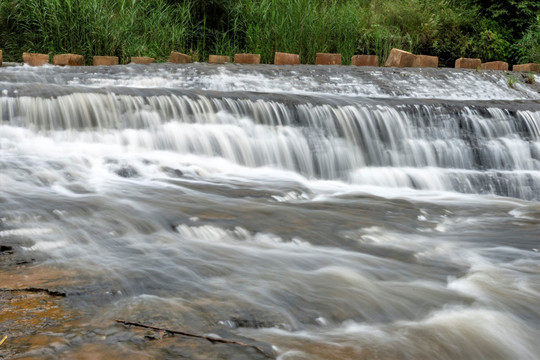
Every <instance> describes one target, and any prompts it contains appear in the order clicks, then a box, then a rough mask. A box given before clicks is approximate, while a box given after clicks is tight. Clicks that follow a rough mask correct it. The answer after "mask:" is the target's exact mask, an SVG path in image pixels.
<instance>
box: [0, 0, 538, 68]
mask: <svg viewBox="0 0 540 360" xmlns="http://www.w3.org/2000/svg"><path fill="white" fill-rule="evenodd" d="M497 1H499V0H489V1H488V2H489V3H490V4H491V3H493V4H495V5H496V4H497ZM524 4H528V5H523V6H521V5H520V7H518V10H519V11H520V14H525V15H527V16H526V17H525V18H523V19H519V21H515V23H516V24H519V28H517V27H516V28H515V29H514V28H511V27H509V26H510V25H508V24H513V23H512V22H509V21H505V22H501V21H499V20H500V19H502V18H488V17H486V16H487V15H486V14H491V13H492V12H486V11H485V9H483V8H482V7H481V6H479V5H478V4H477V3H476V2H475V1H473V0H461V1H458V0H0V48H1V49H3V50H4V57H5V59H6V60H8V61H9V60H11V61H20V57H21V55H20V54H21V53H22V52H23V51H29V52H42V53H64V52H74V53H80V54H83V55H85V57H86V58H87V61H91V56H93V55H116V56H119V57H120V58H121V61H122V62H125V61H126V60H127V59H128V58H129V57H130V56H132V55H147V56H152V57H155V58H156V59H157V60H158V61H159V60H162V61H163V60H165V59H166V58H167V57H168V55H169V53H170V51H171V50H176V51H181V52H185V53H189V54H191V55H192V56H193V59H194V60H196V61H205V60H206V59H207V57H208V55H209V54H222V55H233V54H235V53H238V52H250V53H259V54H261V60H262V62H263V63H272V61H273V56H274V52H276V51H281V52H291V53H297V54H300V58H301V61H302V62H303V63H314V61H315V56H316V53H317V52H338V53H341V54H342V59H343V63H344V64H348V63H349V61H350V58H351V56H352V55H353V54H375V55H378V56H379V59H380V62H381V63H382V62H384V60H385V59H386V57H387V56H388V53H389V51H390V49H392V48H393V47H397V48H401V49H404V50H408V51H412V52H414V53H419V54H430V55H436V56H439V58H440V64H442V65H453V62H454V60H455V59H456V58H458V57H462V56H466V57H480V58H482V60H484V61H489V60H508V61H510V62H513V61H514V62H518V61H525V60H526V61H536V62H540V58H539V57H540V55H539V50H538V49H539V42H540V38H539V35H538V34H540V25H539V21H540V14H537V17H536V18H535V17H534V16H533V15H534V12H535V11H538V10H536V9H538V8H540V5H535V4H536V3H535V2H534V1H532V0H526V1H525V2H524ZM495 5H491V7H492V8H493V9H495V10H496V9H498V8H497V7H496V6H495ZM524 6H527V8H526V9H525V10H527V11H525V10H524ZM516 11H517V10H516ZM497 19H499V20H497ZM497 21H499V22H497ZM516 26H517V25H516ZM520 29H522V30H520ZM523 29H524V30H523ZM514 30H515V31H514Z"/></svg>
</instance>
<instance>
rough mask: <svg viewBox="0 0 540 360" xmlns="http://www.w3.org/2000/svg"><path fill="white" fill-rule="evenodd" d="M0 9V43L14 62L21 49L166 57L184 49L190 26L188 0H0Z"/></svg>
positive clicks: (89, 58)
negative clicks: (181, 0)
mask: <svg viewBox="0 0 540 360" xmlns="http://www.w3.org/2000/svg"><path fill="white" fill-rule="evenodd" d="M0 11H1V13H0V19H1V21H2V22H1V25H0V37H1V39H2V40H0V41H1V43H0V46H2V47H3V48H4V51H5V53H6V54H8V56H7V57H8V58H11V59H12V60H18V61H20V58H18V57H20V56H21V55H20V54H21V52H22V51H28V52H40V53H49V52H51V53H62V52H74V53H78V54H82V55H84V56H85V57H86V58H87V61H90V60H91V57H92V56H93V55H116V56H119V57H120V58H121V59H122V60H123V61H125V60H127V58H128V57H129V56H131V55H148V56H152V57H156V58H158V59H165V58H166V57H167V56H168V54H169V53H170V51H171V50H174V49H178V50H182V51H185V50H186V48H187V45H188V41H189V40H190V36H191V31H192V28H193V25H192V22H191V12H190V3H189V2H184V3H182V4H177V5H175V6H172V5H170V4H169V3H167V2H166V1H165V0H108V1H103V0H17V1H11V0H4V1H3V3H2V5H1V7H0ZM15 54H16V55H15ZM17 58H18V59H17Z"/></svg>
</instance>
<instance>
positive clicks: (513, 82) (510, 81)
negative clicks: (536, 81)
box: [506, 75, 518, 89]
mask: <svg viewBox="0 0 540 360" xmlns="http://www.w3.org/2000/svg"><path fill="white" fill-rule="evenodd" d="M506 80H507V81H508V86H510V87H511V88H512V89H513V88H514V87H515V86H516V83H517V81H518V77H517V76H516V75H506Z"/></svg>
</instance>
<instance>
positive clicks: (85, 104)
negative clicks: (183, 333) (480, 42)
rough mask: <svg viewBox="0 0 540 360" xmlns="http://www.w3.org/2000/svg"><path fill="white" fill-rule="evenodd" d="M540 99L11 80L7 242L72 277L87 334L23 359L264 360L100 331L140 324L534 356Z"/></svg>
mask: <svg viewBox="0 0 540 360" xmlns="http://www.w3.org/2000/svg"><path fill="white" fill-rule="evenodd" d="M536 80H537V81H540V78H539V77H538V76H536ZM538 89H539V88H538V85H535V84H526V83H521V82H518V83H517V84H516V85H515V87H514V88H512V87H509V86H508V82H507V80H506V78H505V76H504V74H503V73H501V72H489V71H488V72H475V71H466V70H453V69H408V70H404V69H376V68H367V69H362V68H353V67H344V66H343V67H336V66H331V67H324V66H322V67H321V66H295V67H288V66H282V67H279V66H238V65H223V66H215V65H206V64H189V65H182V66H176V65H170V64H168V65H167V64H161V65H157V64H156V65H152V66H139V65H129V66H116V67H99V68H96V67H89V68H58V67H52V66H45V67H41V68H29V67H27V66H19V67H11V68H2V69H1V70H0V90H1V91H2V93H1V96H0V170H1V172H0V186H1V190H2V193H1V194H0V204H1V205H2V206H1V207H0V219H1V220H0V245H4V244H7V245H5V246H8V245H9V247H13V248H15V249H16V250H17V251H18V252H19V253H20V254H22V255H21V256H25V257H27V258H33V259H35V258H37V259H39V260H34V261H36V263H35V264H34V265H33V266H35V267H37V268H38V269H42V268H43V269H51V268H54V269H56V270H58V269H60V270H61V271H65V272H68V273H69V274H70V276H71V277H72V278H73V279H77V280H78V281H77V282H76V283H75V284H72V283H68V282H66V283H63V284H62V283H60V285H59V286H60V287H61V288H62V289H65V291H66V293H67V295H68V296H67V297H66V302H67V303H68V304H67V305H66V306H67V307H69V308H75V309H77V311H78V312H79V313H80V315H79V317H80V319H82V320H81V323H82V325H81V324H78V325H77V326H72V327H69V326H64V327H63V328H62V329H61V330H60V329H57V328H55V330H54V332H55V333H56V334H58V333H60V334H61V336H60V338H61V340H58V339H57V338H54V341H55V342H54V343H55V344H56V343H58V342H60V343H61V345H62V346H59V345H55V346H51V345H50V344H44V345H39V346H37V345H31V344H32V341H31V340H28V342H24V341H22V340H21V343H20V344H19V345H18V347H13V349H12V352H14V353H15V352H20V353H22V354H23V355H24V356H27V357H32V356H34V357H43V356H45V355H46V356H51V357H54V358H56V357H59V356H60V357H62V356H63V357H67V358H70V357H73V356H77V355H78V354H80V353H83V352H86V351H89V350H88V349H89V348H90V349H92V350H91V351H92V352H94V353H95V354H97V356H101V355H100V354H104V353H102V351H103V349H102V348H101V347H106V348H107V349H108V350H107V351H113V352H112V354H113V355H110V354H109V355H110V356H113V357H115V356H117V357H120V356H126V354H129V355H130V356H139V357H141V358H144V357H145V356H147V357H148V356H149V357H155V358H166V357H167V356H170V357H173V358H174V357H179V356H187V357H192V358H230V359H241V358H248V359H251V358H257V357H259V356H262V357H264V355H263V354H260V353H257V352H253V351H252V350H253V349H249V348H238V347H231V346H225V345H218V346H214V345H205V344H204V343H203V344H200V343H198V347H196V349H195V350H193V344H191V343H190V344H185V343H183V342H182V341H184V342H185V340H166V339H162V340H160V344H161V345H156V343H154V342H151V341H149V340H141V339H140V338H137V337H136V336H135V335H134V334H133V333H132V331H130V330H126V329H123V328H120V327H115V326H114V325H112V324H110V322H111V321H112V320H114V319H115V318H129V319H131V320H134V319H135V320H141V321H143V320H145V321H146V322H150V323H153V324H161V325H167V327H169V328H174V327H176V328H178V327H180V328H184V329H194V330H196V331H198V332H200V333H217V334H220V336H223V337H226V338H227V337H228V338H231V337H232V338H235V337H239V336H241V337H243V339H244V340H243V341H244V342H246V341H247V342H250V341H251V342H259V343H262V344H263V345H264V346H267V348H268V349H270V347H272V348H273V352H274V354H275V355H276V356H277V357H279V358H281V359H345V358H348V359H375V358H382V359H539V358H540V357H539V356H538V354H540V347H539V345H538V344H537V342H536V338H537V337H538V335H540V308H539V307H538V303H540V283H539V282H538V281H537V278H538V277H539V275H540V267H539V260H540V256H539V254H538V248H540V235H539V234H540V205H539V202H538V201H540V94H539V90H538ZM81 304H84V305H81ZM129 319H128V320H129ZM0 330H1V329H0ZM103 334H105V335H104V336H103V338H102V335H103ZM0 335H1V334H0ZM96 335H98V336H96ZM26 336H27V338H28V339H31V338H32V336H33V334H27V335H26ZM51 337H53V336H52V335H51ZM73 339H76V341H75V340H73ZM51 341H52V340H51ZM29 344H30V345H29ZM182 344H183V345H184V346H182ZM111 349H112V350H111ZM126 349H127V350H126ZM10 354H11V353H10ZM114 354H115V355H114ZM0 355H2V354H1V353H0ZM103 356H104V355H103Z"/></svg>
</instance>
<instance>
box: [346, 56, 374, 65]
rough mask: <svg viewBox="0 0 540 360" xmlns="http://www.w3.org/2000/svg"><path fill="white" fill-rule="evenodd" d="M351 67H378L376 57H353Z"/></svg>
mask: <svg viewBox="0 0 540 360" xmlns="http://www.w3.org/2000/svg"><path fill="white" fill-rule="evenodd" d="M351 65H354V66H379V57H378V56H377V55H353V57H351Z"/></svg>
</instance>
